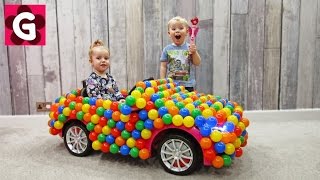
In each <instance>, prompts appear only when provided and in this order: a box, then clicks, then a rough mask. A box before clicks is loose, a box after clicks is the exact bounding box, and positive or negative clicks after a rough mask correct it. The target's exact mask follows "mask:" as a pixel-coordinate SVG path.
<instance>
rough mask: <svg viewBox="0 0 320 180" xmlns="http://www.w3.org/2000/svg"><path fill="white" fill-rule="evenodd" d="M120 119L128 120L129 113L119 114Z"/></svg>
mask: <svg viewBox="0 0 320 180" xmlns="http://www.w3.org/2000/svg"><path fill="white" fill-rule="evenodd" d="M120 120H121V121H122V122H128V121H129V120H130V116H129V115H124V114H120Z"/></svg>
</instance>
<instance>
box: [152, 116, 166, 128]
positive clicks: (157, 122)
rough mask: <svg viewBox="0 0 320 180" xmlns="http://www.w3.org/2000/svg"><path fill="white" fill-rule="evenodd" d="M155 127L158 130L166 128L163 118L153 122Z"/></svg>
mask: <svg viewBox="0 0 320 180" xmlns="http://www.w3.org/2000/svg"><path fill="white" fill-rule="evenodd" d="M153 126H154V127H155V128H157V129H161V128H163V126H164V123H163V121H162V119H161V118H157V119H155V120H154V121H153Z"/></svg>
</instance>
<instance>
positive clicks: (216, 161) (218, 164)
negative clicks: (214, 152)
mask: <svg viewBox="0 0 320 180" xmlns="http://www.w3.org/2000/svg"><path fill="white" fill-rule="evenodd" d="M223 164H224V161H223V158H222V157H221V156H216V157H215V158H214V159H213V161H212V166H213V167H215V168H218V169H219V168H222V167H223Z"/></svg>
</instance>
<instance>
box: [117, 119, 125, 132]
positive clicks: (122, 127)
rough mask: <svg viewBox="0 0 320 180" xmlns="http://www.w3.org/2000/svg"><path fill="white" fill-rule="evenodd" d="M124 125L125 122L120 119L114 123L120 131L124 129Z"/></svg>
mask: <svg viewBox="0 0 320 180" xmlns="http://www.w3.org/2000/svg"><path fill="white" fill-rule="evenodd" d="M124 126H125V123H124V122H122V121H118V122H117V123H116V127H117V129H119V130H120V131H122V130H124Z"/></svg>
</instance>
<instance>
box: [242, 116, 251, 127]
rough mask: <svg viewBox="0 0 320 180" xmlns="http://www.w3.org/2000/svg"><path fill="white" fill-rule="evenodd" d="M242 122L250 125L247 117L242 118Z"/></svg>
mask: <svg viewBox="0 0 320 180" xmlns="http://www.w3.org/2000/svg"><path fill="white" fill-rule="evenodd" d="M241 122H243V124H244V125H245V126H246V127H248V126H249V124H250V122H249V119H247V118H242V119H241Z"/></svg>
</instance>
